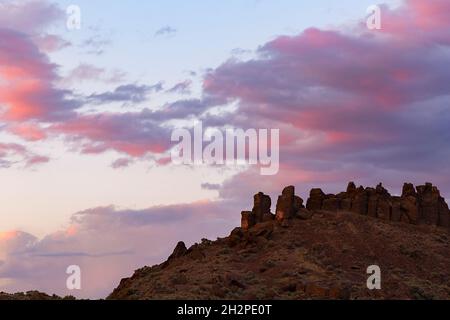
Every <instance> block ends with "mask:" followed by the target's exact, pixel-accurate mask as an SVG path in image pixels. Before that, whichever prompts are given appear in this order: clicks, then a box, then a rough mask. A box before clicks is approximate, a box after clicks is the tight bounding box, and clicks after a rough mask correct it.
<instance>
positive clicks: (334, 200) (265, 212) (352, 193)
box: [241, 182, 450, 230]
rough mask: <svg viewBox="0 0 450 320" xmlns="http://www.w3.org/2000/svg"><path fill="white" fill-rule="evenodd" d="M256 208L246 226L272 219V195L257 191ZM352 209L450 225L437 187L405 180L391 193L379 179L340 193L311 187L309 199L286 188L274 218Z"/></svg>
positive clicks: (245, 219)
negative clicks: (398, 191)
mask: <svg viewBox="0 0 450 320" xmlns="http://www.w3.org/2000/svg"><path fill="white" fill-rule="evenodd" d="M254 202H255V204H254V208H253V210H252V211H251V212H250V211H244V212H243V213H242V224H241V227H242V229H243V230H248V229H249V228H251V227H253V226H254V225H256V224H258V223H261V222H266V221H271V220H273V219H274V215H273V214H272V213H270V205H271V201H270V197H269V196H267V195H265V194H263V193H261V192H260V193H258V194H257V195H255V199H254ZM316 211H329V212H339V211H343V212H353V213H356V214H361V215H367V216H370V217H373V218H378V219H381V220H386V221H395V222H405V223H410V224H427V225H435V226H439V227H444V228H450V210H449V207H448V205H447V203H446V202H445V199H444V198H443V197H442V196H441V194H440V191H439V189H438V188H437V187H435V186H433V185H432V184H431V183H426V184H425V185H422V186H417V187H414V185H413V184H411V183H405V184H404V186H403V190H402V195H401V196H392V195H391V194H390V193H389V192H388V191H387V190H386V189H385V188H384V187H383V185H382V184H381V183H380V184H378V185H377V186H376V187H375V188H371V187H367V188H364V187H363V186H360V187H356V185H355V183H354V182H350V183H349V184H348V186H347V190H346V191H344V192H341V193H339V194H336V195H335V194H325V193H324V192H323V191H322V189H318V188H316V189H312V190H311V191H310V196H309V198H308V201H307V203H306V209H305V207H304V206H303V200H302V198H300V197H299V196H297V195H295V188H294V187H293V186H288V187H286V188H284V190H283V192H282V194H281V195H280V196H279V197H278V201H277V205H276V215H275V220H276V221H278V222H280V223H282V225H283V226H288V225H289V223H288V222H287V221H286V220H289V219H291V218H294V217H297V218H302V219H306V218H310V217H311V215H312V213H313V212H316Z"/></svg>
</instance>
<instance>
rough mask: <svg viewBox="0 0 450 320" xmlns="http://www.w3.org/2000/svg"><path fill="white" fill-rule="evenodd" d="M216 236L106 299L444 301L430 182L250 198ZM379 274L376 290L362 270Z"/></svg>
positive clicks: (442, 217)
mask: <svg viewBox="0 0 450 320" xmlns="http://www.w3.org/2000/svg"><path fill="white" fill-rule="evenodd" d="M253 200H254V205H253V209H252V210H251V211H243V212H242V214H241V215H242V220H241V226H240V227H238V228H236V229H234V230H233V231H232V232H231V234H230V235H229V236H228V237H226V238H219V239H217V240H216V241H210V240H206V239H203V240H202V242H201V243H197V244H194V245H193V246H191V247H190V248H189V249H188V248H187V247H186V245H185V244H184V243H183V242H180V243H178V245H177V246H176V248H175V250H174V251H173V253H172V255H171V256H170V257H169V258H168V260H167V261H166V262H164V263H162V264H160V265H156V266H153V267H144V268H142V269H139V270H137V271H136V272H135V273H134V275H133V276H132V277H131V278H126V279H122V281H121V282H120V285H119V286H118V287H117V288H116V289H115V290H114V291H113V293H112V294H111V295H110V296H109V297H108V298H109V299H450V282H449V279H450V269H449V268H448V266H449V265H450V233H449V230H450V210H449V208H448V205H447V204H446V202H445V200H444V198H443V197H442V196H441V194H440V192H439V190H438V188H437V187H435V186H433V185H432V184H431V183H426V184H425V185H422V186H417V187H414V186H413V185H412V184H408V183H407V184H405V185H404V186H403V191H402V195H401V196H393V195H391V194H390V193H389V192H388V191H387V190H386V189H385V188H384V187H383V186H382V184H379V185H378V186H377V187H375V188H364V187H362V186H361V187H358V188H357V187H356V185H355V184H354V183H353V182H351V183H349V184H348V187H347V190H346V191H345V192H341V193H339V194H325V193H324V192H323V191H322V190H321V189H313V190H311V192H310V196H309V198H308V199H307V201H306V205H305V204H304V201H303V199H302V198H301V197H300V196H298V195H296V194H295V188H294V187H293V186H289V187H286V188H285V189H284V190H283V192H282V194H281V195H280V196H279V197H278V200H277V203H276V207H275V213H272V212H271V207H272V201H271V198H270V197H269V196H268V195H265V194H264V193H262V192H260V193H258V194H256V195H255V196H254V199H253ZM372 265H377V266H379V267H380V269H381V279H382V280H381V290H369V289H368V288H367V278H368V277H369V275H368V274H367V268H368V267H369V266H372Z"/></svg>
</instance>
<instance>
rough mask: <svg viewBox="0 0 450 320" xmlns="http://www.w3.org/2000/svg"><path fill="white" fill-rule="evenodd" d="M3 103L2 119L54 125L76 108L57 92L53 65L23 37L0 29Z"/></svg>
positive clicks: (0, 72) (62, 93) (61, 91)
mask: <svg viewBox="0 0 450 320" xmlns="http://www.w3.org/2000/svg"><path fill="white" fill-rule="evenodd" d="M0 37H1V38H2V39H3V40H4V42H3V44H4V45H2V46H1V47H0V79H1V81H2V86H1V88H0V103H1V104H3V105H5V106H6V110H4V112H3V114H0V119H4V120H7V121H26V120H33V119H34V120H40V121H54V120H56V119H61V118H66V117H68V116H70V115H71V114H72V113H73V109H74V108H76V107H77V104H76V103H75V102H74V101H70V100H67V99H66V94H67V92H65V91H63V90H59V89H56V88H55V86H54V81H56V80H57V79H58V76H57V74H56V66H55V65H53V64H52V63H50V62H49V61H48V59H47V57H46V56H45V55H44V54H42V53H41V52H40V51H39V50H38V49H37V48H36V46H35V44H34V43H33V42H32V41H31V40H30V39H29V38H28V37H27V36H25V35H24V34H21V33H17V32H14V31H10V30H5V29H0Z"/></svg>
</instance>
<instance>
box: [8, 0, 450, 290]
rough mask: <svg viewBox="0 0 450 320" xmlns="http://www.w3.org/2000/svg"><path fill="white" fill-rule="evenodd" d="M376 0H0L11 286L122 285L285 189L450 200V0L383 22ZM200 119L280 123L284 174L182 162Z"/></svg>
mask: <svg viewBox="0 0 450 320" xmlns="http://www.w3.org/2000/svg"><path fill="white" fill-rule="evenodd" d="M373 4H374V3H373V2H372V1H366V0H364V1H361V0H358V1H356V0H346V1H344V0H343V1H330V0H317V1H314V2H313V3H311V2H306V1H271V0H241V1H237V0H236V1H222V2H218V1H214V2H212V1H206V0H204V1H201V0H196V1H189V2H186V1H146V2H143V1H137V0H135V1H127V2H126V3H125V2H123V1H101V0H97V1H50V0H48V1H44V0H42V1H36V0H23V1H14V0H6V1H5V0H2V1H0V182H1V183H0V195H1V198H0V199H1V201H0V291H2V290H3V291H8V292H14V291H22V290H30V289H39V290H42V291H46V292H49V293H58V294H73V295H75V296H79V297H88V298H98V297H105V296H106V295H107V294H108V293H109V292H110V291H111V290H112V288H114V287H115V286H116V285H117V284H118V282H119V280H120V278H123V277H126V276H129V275H131V273H132V271H133V270H134V269H136V268H138V267H142V266H144V265H152V264H156V263H159V262H161V261H162V260H164V259H165V258H166V257H167V255H168V254H170V252H171V250H172V249H173V248H174V247H175V244H176V243H177V242H178V241H180V240H183V241H186V243H188V244H192V243H194V242H195V241H199V240H200V239H201V238H211V239H215V238H216V237H219V236H224V235H226V234H227V233H228V232H229V231H230V230H231V229H232V228H233V227H234V226H236V225H238V224H239V219H240V211H242V210H244V209H250V208H251V205H252V203H251V200H252V195H253V194H254V193H256V192H258V191H263V192H265V193H267V194H270V195H271V196H272V199H275V196H277V194H279V193H280V191H281V190H282V188H283V187H284V186H286V185H295V186H296V188H297V191H298V193H300V195H302V196H303V198H306V197H307V194H308V191H309V189H310V188H312V187H322V188H323V189H324V190H325V191H326V192H337V191H341V190H343V189H344V188H345V186H346V184H347V182H348V181H355V182H356V183H358V184H362V185H375V184H377V183H379V182H380V181H381V182H383V183H384V184H385V185H386V186H387V187H388V188H389V189H390V190H391V191H392V192H393V193H396V192H397V193H398V192H399V190H400V189H401V187H402V185H403V183H404V182H413V183H416V184H422V183H424V182H428V181H431V182H433V183H434V184H436V185H438V186H439V187H440V189H441V192H442V195H443V196H444V197H447V198H448V196H449V194H450V179H449V177H450V175H449V171H450V170H449V169H450V168H449V165H448V156H449V153H450V144H449V142H450V141H449V140H450V130H449V129H448V123H449V121H448V120H449V119H450V110H449V107H448V102H449V93H450V87H449V86H448V83H450V69H449V68H447V67H446V66H448V65H449V63H450V51H449V49H450V48H449V47H450V32H449V30H450V22H449V21H450V20H449V19H448V16H449V15H450V3H448V1H445V0H430V1H420V0H404V1H385V2H383V3H379V4H378V5H379V7H380V9H381V29H376V30H370V29H368V28H367V26H366V19H367V16H368V13H367V11H366V10H367V8H368V7H369V6H371V5H373ZM71 5H76V6H77V7H78V8H79V9H80V13H81V15H80V21H81V24H80V28H75V29H69V28H67V20H68V19H70V18H71V16H70V15H68V14H67V11H66V10H67V8H68V7H69V6H71ZM199 121H201V122H202V123H203V126H204V127H205V128H218V129H223V128H227V127H234V128H243V129H249V128H276V129H279V130H280V170H279V172H278V174H276V175H273V176H262V175H261V174H260V170H259V168H258V167H257V166H245V167H236V166H207V165H201V166H199V165H195V166H180V165H175V164H173V163H172V162H171V161H170V150H171V149H172V148H173V144H172V142H171V140H170V138H171V132H172V131H173V130H174V128H179V127H191V126H192V125H193V124H195V123H198V122H199ZM69 265H79V266H80V267H81V270H82V274H83V278H82V280H83V281H82V282H83V284H84V285H83V288H82V290H80V291H77V292H73V291H68V290H67V288H66V278H67V274H66V273H65V271H66V268H67V266H69Z"/></svg>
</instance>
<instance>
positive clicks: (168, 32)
mask: <svg viewBox="0 0 450 320" xmlns="http://www.w3.org/2000/svg"><path fill="white" fill-rule="evenodd" d="M177 32H178V30H177V29H175V28H173V27H171V26H165V27H162V28H161V29H158V30H157V31H156V32H155V37H161V36H165V37H169V36H174V35H175V34H176V33H177Z"/></svg>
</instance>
